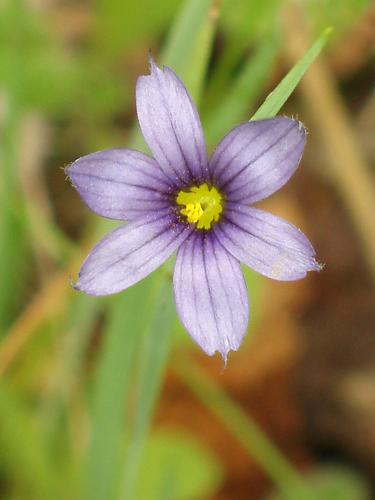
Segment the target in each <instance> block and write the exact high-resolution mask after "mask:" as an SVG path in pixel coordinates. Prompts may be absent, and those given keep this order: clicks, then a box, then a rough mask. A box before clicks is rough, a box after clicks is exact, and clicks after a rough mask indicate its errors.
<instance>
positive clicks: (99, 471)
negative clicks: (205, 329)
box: [84, 279, 152, 500]
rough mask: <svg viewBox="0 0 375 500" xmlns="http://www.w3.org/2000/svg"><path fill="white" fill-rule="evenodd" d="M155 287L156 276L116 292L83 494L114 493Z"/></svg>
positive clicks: (91, 497) (99, 499)
mask: <svg viewBox="0 0 375 500" xmlns="http://www.w3.org/2000/svg"><path fill="white" fill-rule="evenodd" d="M151 289H152V279H147V280H144V281H142V282H140V283H138V284H137V285H135V286H134V287H132V288H131V289H129V290H127V292H126V294H121V295H119V296H117V297H116V299H115V300H114V302H113V306H112V307H111V310H110V319H109V323H108V325H107V328H106V329H105V331H104V339H103V341H104V345H103V347H102V351H101V356H100V359H99V362H98V372H97V379H96V384H95V388H94V394H93V410H92V438H91V443H90V448H89V452H88V464H87V484H86V491H85V495H84V498H87V500H103V499H110V498H113V495H114V491H113V488H114V482H115V477H116V471H117V466H116V464H117V459H118V454H119V450H120V448H121V438H122V428H123V418H124V411H125V400H126V397H127V394H128V392H129V389H130V387H129V384H130V379H131V372H132V369H133V368H134V359H135V356H136V353H137V346H138V343H139V334H140V331H141V330H142V328H144V326H145V323H146V322H147V321H148V319H149V315H148V313H147V310H148V308H147V302H148V301H147V299H148V298H149V295H150V291H151ZM140 307H141V309H140Z"/></svg>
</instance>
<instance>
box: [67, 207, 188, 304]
mask: <svg viewBox="0 0 375 500" xmlns="http://www.w3.org/2000/svg"><path fill="white" fill-rule="evenodd" d="M190 232H191V229H189V228H188V227H187V226H183V225H180V224H176V223H175V221H174V220H172V218H171V216H170V215H168V214H166V213H165V211H162V210H159V212H158V213H155V214H154V215H153V218H150V217H143V218H142V219H138V220H137V221H133V222H129V224H126V225H124V226H121V227H119V228H118V229H116V230H115V231H113V232H112V233H110V234H109V235H107V236H106V237H105V238H103V239H102V240H101V241H100V242H99V243H98V245H97V246H96V247H95V248H94V249H93V250H92V252H91V253H90V254H89V256H88V257H87V259H86V260H85V262H84V263H83V266H82V268H81V270H80V272H79V279H78V281H77V283H76V285H75V288H77V289H78V290H82V291H83V292H86V293H87V294H89V295H109V294H112V293H116V292H119V291H121V290H124V289H125V288H128V287H129V286H131V285H134V283H137V282H138V281H140V280H141V279H143V278H145V277H146V276H147V275H148V274H150V273H151V272H152V271H154V270H155V269H156V268H157V267H159V266H160V265H161V264H162V263H163V262H164V261H165V260H166V259H167V258H168V257H169V256H170V255H171V254H172V253H173V252H174V251H175V250H176V249H177V248H178V247H179V245H180V244H181V243H182V242H183V241H184V240H185V238H187V237H188V235H189V234H190Z"/></svg>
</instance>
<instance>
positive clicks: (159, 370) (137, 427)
mask: <svg viewBox="0 0 375 500" xmlns="http://www.w3.org/2000/svg"><path fill="white" fill-rule="evenodd" d="M171 295H172V293H171V286H170V283H169V282H168V281H166V279H165V276H164V275H163V274H160V285H159V286H158V287H157V289H156V302H155V306H154V312H153V316H152V318H151V322H150V323H149V325H148V327H147V333H146V335H145V336H144V338H143V345H142V348H141V353H140V354H141V356H140V370H139V372H140V373H139V380H138V398H137V401H136V404H135V412H134V414H135V418H134V422H133V425H132V427H131V429H130V432H131V440H130V445H129V447H128V449H127V453H126V460H125V467H124V474H123V480H122V486H121V493H120V498H121V499H123V500H130V499H132V498H134V493H135V488H136V483H137V477H138V474H139V468H140V463H141V458H142V453H143V450H144V446H145V443H146V439H147V435H148V431H149V428H150V424H151V417H152V414H153V410H154V407H155V404H156V401H157V398H158V395H159V393H160V390H161V385H162V382H163V378H164V377H163V376H164V370H165V366H166V363H167V358H168V353H169V347H170V343H171V333H172V331H173V325H174V322H175V311H174V303H173V300H172V297H171Z"/></svg>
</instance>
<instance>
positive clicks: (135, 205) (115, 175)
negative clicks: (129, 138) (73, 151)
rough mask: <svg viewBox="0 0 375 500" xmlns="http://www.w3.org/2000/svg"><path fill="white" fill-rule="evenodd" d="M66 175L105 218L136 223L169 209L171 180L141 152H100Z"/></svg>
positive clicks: (121, 150)
mask: <svg viewBox="0 0 375 500" xmlns="http://www.w3.org/2000/svg"><path fill="white" fill-rule="evenodd" d="M66 171H67V174H68V175H69V177H70V179H71V181H72V183H73V185H74V187H75V188H76V189H77V190H78V192H79V194H80V195H81V197H82V199H83V200H84V201H85V203H86V204H87V205H88V206H89V208H91V210H92V211H93V212H95V213H97V214H99V215H101V216H103V217H108V218H110V219H120V220H132V219H135V218H137V217H139V216H141V215H144V214H145V213H147V212H149V211H153V210H158V209H161V208H165V207H167V206H168V205H169V200H168V191H170V190H171V186H170V184H169V182H168V179H167V178H166V177H165V175H164V173H163V172H162V170H161V169H160V167H159V165H158V164H157V163H156V161H155V160H153V159H152V158H149V157H148V156H146V155H144V154H142V153H138V151H133V150H131V149H109V150H107V151H99V152H97V153H93V154H90V155H87V156H83V157H82V158H79V159H78V160H77V161H75V162H74V163H73V164H72V165H71V166H70V167H69V168H67V169H66Z"/></svg>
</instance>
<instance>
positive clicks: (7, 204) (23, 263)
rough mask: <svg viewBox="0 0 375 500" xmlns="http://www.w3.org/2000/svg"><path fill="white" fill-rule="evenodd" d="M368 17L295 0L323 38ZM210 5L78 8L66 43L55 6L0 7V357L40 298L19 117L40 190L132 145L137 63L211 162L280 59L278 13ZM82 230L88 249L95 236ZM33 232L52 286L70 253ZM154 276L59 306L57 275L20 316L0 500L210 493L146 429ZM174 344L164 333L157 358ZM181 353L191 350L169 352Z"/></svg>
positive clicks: (179, 443)
mask: <svg viewBox="0 0 375 500" xmlns="http://www.w3.org/2000/svg"><path fill="white" fill-rule="evenodd" d="M67 4H68V7H69V5H70V4H69V2H68V3H67ZM367 4H368V2H365V1H364V0H356V1H355V0H345V1H343V2H340V3H339V4H338V3H337V2H334V1H326V2H318V1H313V0H310V1H308V2H305V3H304V8H305V9H306V12H308V13H309V15H310V16H311V18H312V20H313V21H314V25H315V29H316V30H317V31H319V30H320V28H321V27H325V26H327V24H332V25H334V26H335V29H336V33H337V32H340V30H341V29H345V28H346V27H347V26H348V25H349V24H350V22H352V20H353V18H355V17H356V16H358V15H359V13H360V12H361V11H362V9H363V8H364V7H365V6H366V5H367ZM37 5H41V6H42V7H39V8H38V6H37ZM213 5H214V7H213ZM218 5H219V4H218V3H216V2H211V1H209V0H186V1H185V2H182V1H177V0H166V1H163V2H162V3H161V2H160V1H156V0H141V1H138V2H130V1H120V0H96V1H95V2H92V3H90V4H87V3H85V2H82V4H81V3H79V7H80V8H82V9H83V12H84V14H85V16H84V19H85V20H86V21H85V22H83V23H82V25H80V24H79V23H78V29H77V33H76V34H73V35H72V33H71V32H70V31H69V22H66V23H65V22H64V21H62V20H60V21H59V19H63V18H64V15H66V12H65V11H64V10H63V9H62V7H61V6H60V5H59V3H56V4H55V3H54V2H51V3H49V2H42V1H41V2H35V5H34V3H33V2H31V1H30V2H29V1H26V0H3V1H2V2H1V3H0V61H1V64H0V131H1V149H0V162H1V174H2V176H1V179H0V266H1V276H0V331H1V333H2V336H3V344H2V345H0V353H1V352H2V351H1V349H3V350H6V349H7V345H8V344H7V342H8V341H9V340H10V342H12V341H13V339H12V338H10V337H9V329H10V327H11V326H12V325H15V328H14V329H13V330H12V334H11V335H18V333H17V331H19V329H20V328H24V329H25V328H26V330H27V326H26V327H25V326H24V325H23V326H22V325H21V326H20V325H19V324H18V323H16V322H17V320H18V318H20V317H21V318H24V314H25V313H24V310H25V308H26V307H27V306H28V303H29V302H31V301H33V299H34V298H35V296H36V295H37V294H40V293H42V292H43V290H44V287H45V286H46V284H45V281H43V279H42V276H41V275H40V273H39V267H38V266H39V265H40V262H39V263H38V253H37V251H36V250H35V249H36V248H38V247H39V246H40V241H38V240H37V238H36V235H35V234H36V233H35V231H34V230H33V228H32V227H31V219H32V218H31V211H33V210H34V207H33V205H32V203H33V201H30V200H29V199H27V196H26V195H25V188H24V176H25V172H24V169H23V165H22V163H21V162H20V158H21V155H20V148H27V147H28V143H27V141H26V145H25V138H24V137H23V135H22V134H23V124H24V120H25V117H27V116H28V113H30V112H33V113H36V114H37V116H38V117H39V118H40V119H41V120H44V121H45V122H47V123H49V125H50V127H51V128H52V131H53V134H52V136H53V139H52V141H51V142H50V143H48V144H47V150H46V151H45V152H44V157H43V161H44V164H43V169H44V170H42V176H41V178H42V179H45V178H47V179H51V178H52V179H53V181H51V182H56V169H55V166H56V165H57V164H58V165H60V166H63V165H64V164H66V163H69V162H70V161H72V160H74V159H75V158H76V157H78V156H80V155H82V154H84V153H86V152H88V151H90V150H91V149H103V148H106V147H110V146H124V145H126V137H127V136H128V137H132V144H133V145H136V144H137V145H138V144H141V143H140V142H139V135H138V134H137V129H136V128H135V129H134V128H132V127H131V122H132V119H133V117H134V102H133V95H134V90H133V87H134V82H135V78H136V76H137V75H138V74H139V73H145V72H146V71H147V52H148V50H149V49H150V50H151V52H152V54H153V56H154V57H155V58H156V59H157V61H160V62H164V63H166V64H170V65H171V66H172V67H173V69H174V70H175V71H176V72H177V73H178V74H179V75H180V76H181V77H182V78H183V79H184V81H185V82H186V84H187V86H188V88H189V89H190V91H191V92H192V94H193V96H194V98H195V100H196V101H197V102H199V103H201V108H202V117H203V122H204V125H205V129H206V134H207V139H208V144H209V147H210V148H212V147H213V146H214V144H215V142H216V141H217V140H218V139H219V138H220V137H221V135H223V134H224V133H225V132H226V131H227V130H228V129H229V128H231V127H232V126H234V125H235V124H236V123H238V122H240V121H241V120H244V119H249V117H250V116H251V115H252V114H253V113H254V112H255V110H256V108H257V104H258V103H259V99H260V98H261V97H264V96H265V85H266V83H267V80H268V78H269V76H270V74H271V72H272V69H273V63H274V61H275V60H276V58H277V57H278V55H279V51H280V46H279V45H280V44H279V37H280V33H279V16H280V12H281V9H282V8H283V5H284V2H282V1H281V0H268V1H264V0H262V1H259V0H251V1H250V0H234V1H230V0H224V1H223V4H222V10H221V14H220V16H215V15H213V10H212V9H213V8H214V9H215V8H216V9H217V8H218ZM60 8H61V9H62V12H59V9H60ZM70 8H71V10H72V12H71V14H72V15H73V17H74V14H76V17H77V19H78V20H80V19H81V17H80V12H81V10H78V9H77V12H75V5H74V3H73V4H72V5H70ZM217 13H218V14H219V12H217ZM59 16H60V17H59ZM68 19H71V18H68ZM73 24H74V23H73ZM322 46H323V43H321V44H320V48H321V47H322ZM159 53H160V54H162V55H161V56H160V57H159V55H158V54H159ZM130 61H131V62H130ZM305 63H306V64H305V65H304V66H303V68H302V70H303V71H299V73H298V72H297V74H296V73H294V79H293V80H292V81H291V80H289V81H288V84H287V89H286V90H287V93H289V94H290V92H291V91H293V89H294V88H295V86H296V84H297V83H298V81H299V79H300V78H301V76H302V74H303V72H304V71H306V70H307V68H308V66H309V64H310V63H311V60H308V61H305ZM300 69H301V68H300ZM284 90H285V89H284ZM289 94H288V95H289ZM277 96H278V94H277V93H276V97H277ZM273 99H274V100H273V105H274V107H273V111H272V112H277V111H278V110H279V109H280V106H281V105H282V104H283V102H284V100H285V99H284V100H282V99H279V98H278V97H277V100H276V101H275V94H274V97H273ZM271 100H272V99H271ZM266 102H267V101H266ZM268 102H269V101H268ZM31 140H32V138H31ZM31 151H32V148H31ZM59 172H61V177H63V172H62V170H61V171H60V170H59ZM35 175H40V172H35ZM60 182H61V179H60ZM66 189H67V190H68V189H69V187H68V186H67V187H66ZM51 198H52V197H51ZM52 201H53V202H56V201H57V200H52ZM36 203H37V201H36ZM52 204H53V203H52ZM54 206H55V207H56V204H55V205H54ZM66 208H67V210H69V207H66ZM55 215H56V214H55ZM74 216H75V213H74ZM88 217H89V216H87V221H88V222H90V224H88V227H89V231H88V233H89V235H88V237H89V239H90V241H91V240H95V239H97V237H98V236H99V235H100V234H102V233H103V232H104V230H107V229H108V227H109V226H108V224H106V223H103V224H102V223H97V224H95V223H94V222H92V221H90V220H89V218H88ZM41 224H43V225H45V226H46V227H48V230H47V233H48V234H50V235H55V236H53V237H56V241H59V242H61V246H62V247H63V246H64V245H66V242H67V241H68V245H67V247H68V248H69V250H66V247H65V246H64V248H61V252H60V253H59V255H61V256H62V257H61V258H59V259H57V258H56V255H54V254H53V253H52V252H51V253H50V254H49V255H48V258H49V259H50V260H51V261H52V263H53V269H54V273H56V276H57V275H58V273H59V272H61V271H63V270H64V269H66V268H67V267H68V265H70V261H71V259H73V258H74V256H75V254H77V253H79V251H78V248H79V247H80V246H81V242H79V243H78V244H77V243H76V242H75V241H74V239H73V236H72V234H73V231H72V232H68V233H67V232H65V229H64V224H63V223H61V222H60V221H58V220H57V221H56V220H55V219H54V218H52V219H48V218H43V219H42V220H41ZM64 242H65V243H64ZM47 252H48V245H47ZM169 271H170V270H169V269H168V267H166V268H163V269H162V270H160V271H159V272H157V273H155V274H154V276H152V277H150V278H148V279H147V280H145V281H143V282H141V283H139V284H138V285H137V286H135V287H134V288H133V289H131V290H129V291H127V292H126V294H121V295H119V296H117V297H114V298H111V299H94V298H91V297H85V296H82V295H79V294H77V293H74V292H73V291H71V290H70V288H69V283H68V279H67V278H65V277H64V279H65V280H66V282H64V283H65V284H64V286H63V287H61V286H58V285H56V287H55V289H53V290H52V291H51V294H56V295H57V303H58V306H54V307H53V308H52V314H51V313H50V311H49V309H48V305H47V306H46V308H45V310H44V309H43V307H44V306H43V305H41V306H39V309H37V310H36V312H35V311H34V316H35V315H39V316H40V318H41V319H40V321H39V322H37V323H36V326H31V327H30V329H31V333H32V338H31V339H30V341H29V343H28V344H26V347H25V350H23V351H22V352H21V353H20V356H19V358H18V359H16V362H15V363H14V365H13V366H12V367H11V369H10V370H9V371H8V372H7V373H6V375H5V376H4V378H3V380H2V381H1V384H0V495H1V497H2V498H6V499H14V500H15V499H20V500H21V499H34V498H35V499H38V500H42V499H44V498H45V499H51V498H54V499H58V498H64V499H67V498H71V499H77V498H87V499H90V500H93V499H98V500H99V499H106V500H107V499H112V498H113V499H120V498H123V499H131V498H137V499H138V498H139V499H141V500H142V499H143V498H145V499H146V498H147V499H148V500H153V499H165V498H174V499H180V498H181V499H198V498H207V497H209V496H210V495H211V494H214V492H215V491H217V490H218V489H219V487H220V485H221V484H222V481H223V479H224V472H223V470H222V468H221V466H220V459H219V458H218V457H216V456H214V455H212V453H208V451H207V450H206V449H205V448H204V447H203V446H202V445H200V444H198V443H195V442H194V441H193V440H190V439H188V438H187V437H182V436H181V435H178V434H177V435H176V431H173V432H172V431H163V432H157V433H154V432H152V431H151V429H152V415H153V412H154V409H155V406H156V402H157V399H158V396H159V394H160V390H161V386H162V382H163V376H164V372H165V367H166V363H167V356H168V352H169V350H170V348H171V347H170V346H171V337H170V335H171V332H172V331H174V330H176V329H179V328H180V327H176V324H177V323H176V321H177V320H176V316H175V312H174V309H173V305H172V292H171V287H170V283H169V274H170V272H169ZM48 274H49V273H48ZM247 281H248V284H249V288H250V292H251V298H252V300H253V304H255V307H253V311H254V308H255V314H256V306H257V297H258V295H259V289H260V286H261V283H260V280H259V279H258V278H256V277H254V275H253V274H252V273H250V272H249V271H247ZM47 295H48V294H47ZM60 297H61V299H60ZM27 318H29V317H27ZM27 318H26V319H27ZM25 321H26V320H25ZM28 321H31V320H30V318H29V319H28ZM26 323H27V321H26ZM17 328H18V330H17ZM179 342H180V341H179V336H178V335H176V336H175V337H174V343H172V349H174V348H175V344H178V343H179ZM188 348H192V345H191V343H189V344H188V343H187V342H186V341H185V339H184V349H188ZM0 359H4V358H2V357H1V356H0ZM0 368H1V366H0ZM223 401H224V398H223ZM337 481H338V482H340V479H338V480H337ZM327 498H331V497H327ZM348 498H353V500H354V498H355V500H359V499H360V497H359V496H358V497H348Z"/></svg>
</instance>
